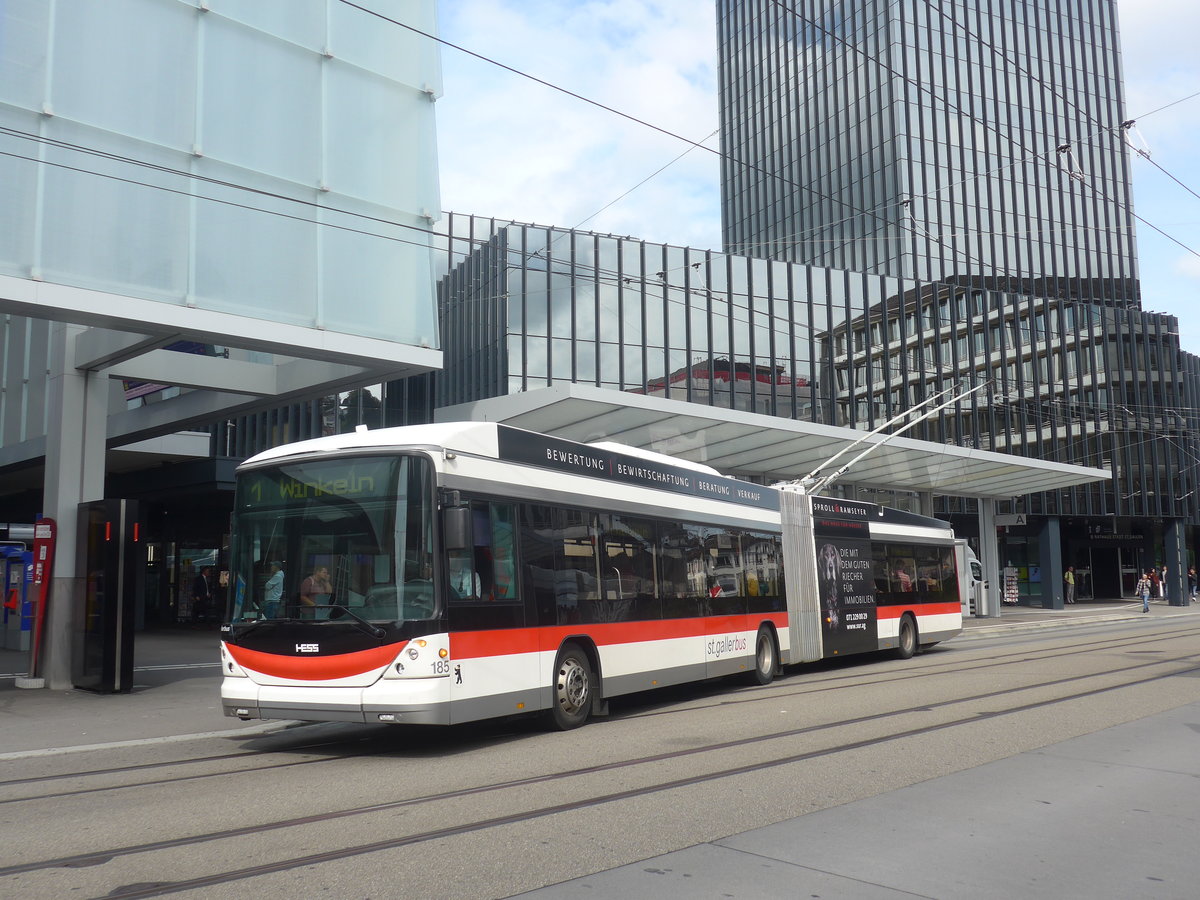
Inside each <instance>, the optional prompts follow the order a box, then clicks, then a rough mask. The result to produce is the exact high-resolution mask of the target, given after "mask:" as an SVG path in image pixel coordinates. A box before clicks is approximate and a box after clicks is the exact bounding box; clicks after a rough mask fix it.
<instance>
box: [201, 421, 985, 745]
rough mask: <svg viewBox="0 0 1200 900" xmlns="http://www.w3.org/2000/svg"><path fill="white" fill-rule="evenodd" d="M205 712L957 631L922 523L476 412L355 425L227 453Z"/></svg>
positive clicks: (370, 711) (955, 590) (400, 706)
mask: <svg viewBox="0 0 1200 900" xmlns="http://www.w3.org/2000/svg"><path fill="white" fill-rule="evenodd" d="M230 555H231V558H230V573H231V577H230V589H229V603H228V609H227V615H226V619H225V621H224V623H223V624H222V626H221V629H222V635H221V636H222V643H221V660H222V669H223V674H224V680H223V683H222V687H221V696H222V702H223V705H224V709H225V713H226V715H229V716H236V717H238V718H242V719H255V718H262V719H301V720H314V721H351V722H399V723H419V724H443V725H444V724H450V723H457V722H468V721H472V720H479V719H486V718H490V717H496V716H506V715H512V714H515V713H520V712H532V711H539V710H540V711H548V712H549V714H550V715H551V716H552V718H553V721H554V723H555V724H557V726H558V727H560V728H564V729H565V728H573V727H575V726H578V725H581V724H583V723H584V721H586V720H587V718H588V716H589V715H591V714H593V713H595V714H602V713H603V712H604V711H605V707H606V702H607V700H608V699H609V698H611V697H615V696H619V695H621V694H628V693H632V692H635V691H644V690H647V689H651V688H656V687H661V686H664V685H670V684H678V683H681V682H687V681H698V680H701V679H707V678H713V677H717V676H723V675H735V674H738V673H744V674H745V676H746V677H747V678H748V679H751V680H754V681H757V682H758V683H759V684H766V683H768V682H770V681H771V680H772V678H773V677H774V676H775V675H776V673H777V671H778V669H779V667H780V665H788V664H793V663H802V662H806V661H812V660H819V659H823V658H828V657H833V656H843V655H847V654H851V653H860V652H866V651H874V650H880V649H888V648H893V649H895V650H896V652H897V653H898V654H899V655H900V656H902V657H909V656H911V655H912V654H913V653H914V652H915V651H916V650H917V648H918V647H919V646H927V645H930V644H934V643H936V642H938V641H941V640H944V639H946V638H949V637H952V636H953V635H955V634H957V633H958V632H959V631H960V630H961V628H962V613H961V605H960V597H959V581H958V577H957V572H956V564H955V547H954V536H953V533H952V532H951V530H950V528H949V526H948V525H947V524H946V523H945V522H941V521H938V520H936V519H930V518H926V517H923V516H916V515H912V514H910V513H903V512H898V511H896V510H889V509H884V508H882V507H879V506H875V505H873V504H869V503H859V502H854V501H845V500H835V499H828V498H822V497H811V496H807V495H805V494H803V493H799V492H795V491H789V490H777V489H775V488H770V487H764V486H761V485H755V484H750V483H747V482H744V481H738V480H736V479H732V478H725V477H722V476H721V475H720V474H719V473H717V472H716V471H714V470H713V469H711V468H708V467H706V466H703V465H699V464H695V463H689V462H685V461H682V460H677V459H673V458H671V457H667V456H662V455H660V454H655V453H650V452H647V451H642V450H637V449H634V448H631V447H625V446H622V445H616V444H603V443H602V444H579V443H573V442H571V441H565V440H560V439H557V438H552V437H547V436H545V435H541V434H535V433H533V432H529V431H523V430H520V429H516V428H511V427H508V426H505V425H498V424H494V423H476V422H467V423H452V424H435V425H421V426H412V427H404V428H390V429H380V430H377V431H360V432H356V433H354V434H345V435H337V436H333V437H327V438H319V439H316V440H311V441H305V442H302V443H297V444H291V445H288V446H284V447H278V448H276V449H273V450H269V451H267V452H265V453H261V454H259V455H258V456H255V457H253V458H252V459H250V460H248V461H246V462H245V463H244V464H243V465H242V466H241V468H240V469H239V470H238V480H237V498H236V510H235V513H234V525H233V541H232V545H231V548H230Z"/></svg>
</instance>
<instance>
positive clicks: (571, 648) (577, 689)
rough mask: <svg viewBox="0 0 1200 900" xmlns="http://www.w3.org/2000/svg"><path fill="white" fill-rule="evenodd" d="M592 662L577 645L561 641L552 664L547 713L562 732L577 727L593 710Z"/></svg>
mask: <svg viewBox="0 0 1200 900" xmlns="http://www.w3.org/2000/svg"><path fill="white" fill-rule="evenodd" d="M593 680H594V679H593V676H592V666H591V662H590V661H589V660H588V656H587V654H586V653H584V652H583V648H581V647H580V646H579V645H578V644H564V645H563V648H562V649H561V650H559V651H558V660H557V661H556V662H555V663H554V698H553V704H552V705H551V707H550V713H551V715H552V717H553V719H554V724H555V725H556V726H557V727H558V728H559V729H561V730H563V731H569V730H570V729H572V728H578V727H579V726H580V725H582V724H583V723H584V722H586V721H587V719H588V713H590V712H591V709H592V690H593V687H594V685H593Z"/></svg>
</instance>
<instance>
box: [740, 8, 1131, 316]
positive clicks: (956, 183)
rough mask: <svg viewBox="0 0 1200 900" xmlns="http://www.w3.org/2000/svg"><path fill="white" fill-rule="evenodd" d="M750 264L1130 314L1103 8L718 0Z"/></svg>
mask: <svg viewBox="0 0 1200 900" xmlns="http://www.w3.org/2000/svg"><path fill="white" fill-rule="evenodd" d="M717 23H718V46H719V58H720V73H719V100H720V111H721V137H722V152H723V154H724V158H723V162H722V196H723V204H722V208H723V221H722V227H723V238H724V243H725V249H726V250H727V251H729V252H731V253H738V254H744V255H747V256H763V257H767V258H771V259H785V260H789V261H793V262H804V263H810V264H813V265H822V266H834V267H837V268H843V269H850V270H855V271H863V272H874V273H878V274H885V275H893V276H897V277H904V278H915V279H919V280H921V281H939V282H945V283H950V284H960V285H965V286H968V287H974V288H985V289H994V290H1001V291H1008V292H1015V293H1025V294H1030V295H1033V296H1044V297H1058V298H1062V299H1080V300H1085V301H1091V302H1099V303H1103V304H1107V305H1114V306H1136V305H1137V303H1138V285H1137V265H1136V253H1135V244H1134V230H1133V212H1132V208H1131V198H1130V189H1129V166H1128V151H1127V146H1126V143H1125V141H1124V132H1123V130H1122V123H1124V122H1125V115H1124V98H1123V92H1122V82H1121V64H1120V52H1119V47H1118V39H1117V12H1116V5H1115V2H1114V0H1080V2H1075V3H1058V2H1055V0H955V2H949V3H937V4H930V3H926V2H921V0H796V2H789V3H777V2H775V0H717Z"/></svg>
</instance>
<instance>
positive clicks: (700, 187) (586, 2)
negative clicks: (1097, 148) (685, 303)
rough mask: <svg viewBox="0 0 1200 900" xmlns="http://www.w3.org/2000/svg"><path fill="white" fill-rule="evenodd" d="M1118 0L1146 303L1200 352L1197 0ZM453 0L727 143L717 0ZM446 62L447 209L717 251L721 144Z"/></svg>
mask: <svg viewBox="0 0 1200 900" xmlns="http://www.w3.org/2000/svg"><path fill="white" fill-rule="evenodd" d="M1117 5H1118V9H1119V11H1120V21H1121V39H1122V47H1123V51H1124V67H1125V82H1126V94H1127V111H1128V114H1129V116H1130V117H1131V118H1134V119H1136V121H1137V132H1138V135H1139V136H1140V138H1141V139H1143V140H1144V141H1145V144H1146V146H1147V147H1148V148H1149V151H1150V153H1151V161H1148V160H1146V159H1143V158H1141V157H1136V158H1135V159H1134V161H1133V172H1134V202H1135V206H1134V210H1135V212H1136V213H1137V215H1138V216H1139V217H1140V218H1141V219H1143V220H1144V222H1140V223H1139V224H1138V226H1137V229H1138V248H1139V258H1140V265H1141V275H1142V288H1143V305H1144V307H1145V308H1146V309H1148V310H1155V311H1158V312H1166V313H1170V314H1172V315H1175V316H1178V317H1179V322H1180V331H1181V333H1182V340H1183V347H1184V349H1185V350H1189V351H1191V352H1192V353H1200V256H1198V255H1197V254H1200V196H1197V195H1200V128H1197V127H1196V124H1195V123H1196V122H1197V121H1198V120H1200V53H1198V52H1197V46H1198V45H1200V3H1197V2H1196V0H1118V4H1117ZM439 6H440V10H439V14H440V27H441V35H442V38H443V39H444V40H446V41H448V42H451V43H453V44H457V45H459V46H460V47H462V48H465V49H466V50H470V51H473V52H474V53H477V54H480V55H481V56H484V57H488V58H490V59H493V60H496V61H498V62H501V63H504V64H505V65H508V66H511V67H513V68H515V69H519V70H520V71H522V72H525V73H528V74H529V75H533V76H536V77H537V78H539V79H542V80H543V81H546V82H549V83H551V84H554V85H557V86H559V87H561V88H564V89H566V90H569V91H573V92H575V93H577V94H579V95H581V96H583V97H586V98H588V99H590V100H593V101H596V102H597V103H601V104H604V105H606V106H609V107H612V108H613V109H615V110H619V111H620V112H622V113H625V114H627V115H628V116H631V117H633V118H636V119H640V120H642V122H644V123H648V125H652V126H655V127H656V128H659V129H662V130H663V131H666V132H671V133H672V134H674V135H680V136H683V137H686V138H689V139H691V140H693V141H695V142H697V143H703V144H705V146H707V147H711V148H713V149H714V150H715V149H716V148H717V138H716V135H715V130H716V128H717V108H716V49H715V46H716V26H715V15H714V12H713V7H712V4H711V3H710V2H708V0H699V2H698V0H574V2H569V3H564V2H561V0H445V2H442V3H440V5H439ZM442 66H443V75H444V89H445V93H444V96H443V97H442V98H441V99H440V100H439V101H438V106H437V117H438V131H439V145H440V146H439V152H440V165H441V180H442V208H443V209H446V210H453V211H455V212H464V213H478V214H483V215H494V216H497V217H502V218H512V219H517V220H519V221H527V222H537V223H540V224H546V225H561V226H581V227H584V228H587V229H589V230H596V231H604V232H610V233H614V234H628V235H633V236H635V237H640V238H644V239H646V240H651V241H660V242H663V243H671V244H679V245H687V246H692V247H702V248H712V249H719V248H720V246H721V240H720V197H719V177H718V164H717V163H718V160H717V156H716V154H715V153H711V152H706V151H704V150H699V149H691V150H690V151H689V150H688V145H687V144H685V143H683V142H681V141H680V140H678V139H677V138H676V137H671V136H668V135H666V134H663V133H662V132H660V131H656V130H654V129H653V128H651V127H648V125H647V124H639V123H637V122H633V121H631V120H630V119H628V118H623V117H621V116H619V115H616V114H614V113H613V112H609V111H606V110H603V109H600V108H597V107H596V106H594V105H591V104H589V103H587V102H584V101H583V100H579V99H575V98H573V97H569V96H566V95H565V94H563V93H560V92H558V91H555V90H553V89H551V88H549V87H546V86H543V85H540V84H536V83H534V82H533V81H530V80H529V79H527V78H523V77H521V76H519V75H516V74H513V73H511V72H507V71H505V70H503V69H501V68H499V67H497V66H495V65H492V64H490V63H487V62H483V61H481V60H479V59H476V58H473V57H471V56H470V55H468V54H466V53H463V52H461V51H459V50H456V49H453V48H451V47H443V48H442ZM1192 95H1198V96H1192ZM1188 97H1190V98H1191V99H1187V100H1185V99H1184V98H1188ZM1175 101H1182V102H1175ZM1164 107H1165V108H1164ZM681 155H682V156H681ZM1156 164H1157V165H1156ZM664 166H666V167H667V168H665V169H664V168H663V167H664ZM660 169H662V170H663V171H661V172H659V170H660ZM655 173H658V174H655ZM644 179H649V180H647V181H645V183H644V184H641V185H640V186H639V183H640V182H642V181H643V180H644ZM1147 223H1148V224H1147ZM1151 226H1153V227H1151ZM1155 229H1159V230H1160V231H1161V232H1163V233H1165V234H1160V233H1159V231H1156V230H1155ZM1181 245H1183V246H1181Z"/></svg>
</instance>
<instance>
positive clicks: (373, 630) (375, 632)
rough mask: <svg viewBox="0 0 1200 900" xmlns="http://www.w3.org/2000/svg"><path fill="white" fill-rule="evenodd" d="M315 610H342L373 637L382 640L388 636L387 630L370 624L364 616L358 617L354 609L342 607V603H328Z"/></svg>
mask: <svg viewBox="0 0 1200 900" xmlns="http://www.w3.org/2000/svg"><path fill="white" fill-rule="evenodd" d="M313 608H314V609H330V610H332V609H340V610H341V611H342V612H344V613H345V614H346V615H348V616H349V617H350V618H352V619H353V620H354V621H355V622H358V623H360V624H362V625H363V626H364V627H365V628H366V629H367V631H368V632H369V633H370V635H371V636H372V637H377V638H381V637H383V636H384V635H386V634H387V631H386V630H385V629H383V628H380V627H379V626H378V625H375V624H374V623H372V622H368V621H367V620H366V619H364V618H363V617H362V616H360V615H358V614H357V613H355V612H354V611H353V610H352V609H350V607H348V606H342V604H340V603H326V604H323V605H321V606H315V607H313Z"/></svg>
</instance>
